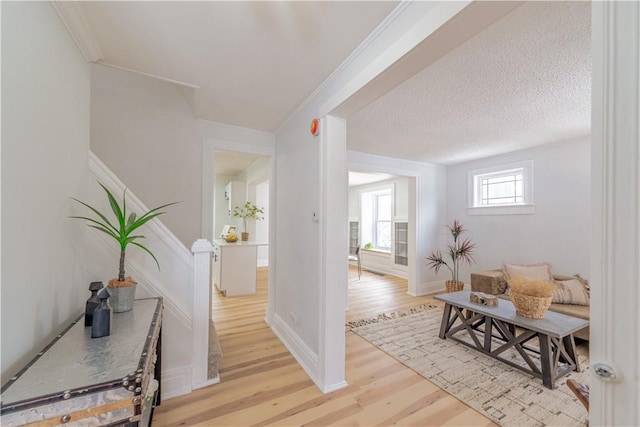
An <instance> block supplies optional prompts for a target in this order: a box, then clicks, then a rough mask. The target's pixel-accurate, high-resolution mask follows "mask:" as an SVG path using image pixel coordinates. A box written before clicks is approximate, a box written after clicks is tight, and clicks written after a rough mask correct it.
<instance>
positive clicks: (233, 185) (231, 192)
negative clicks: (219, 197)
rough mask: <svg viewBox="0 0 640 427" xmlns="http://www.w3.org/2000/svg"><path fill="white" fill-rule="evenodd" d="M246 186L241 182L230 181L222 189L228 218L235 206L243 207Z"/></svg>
mask: <svg viewBox="0 0 640 427" xmlns="http://www.w3.org/2000/svg"><path fill="white" fill-rule="evenodd" d="M245 192H246V185H245V183H244V182H243V181H231V182H229V183H228V184H227V185H226V186H225V187H224V198H225V200H227V203H228V213H229V216H231V214H232V213H233V209H235V207H236V206H242V205H244V202H245V200H246V194H245Z"/></svg>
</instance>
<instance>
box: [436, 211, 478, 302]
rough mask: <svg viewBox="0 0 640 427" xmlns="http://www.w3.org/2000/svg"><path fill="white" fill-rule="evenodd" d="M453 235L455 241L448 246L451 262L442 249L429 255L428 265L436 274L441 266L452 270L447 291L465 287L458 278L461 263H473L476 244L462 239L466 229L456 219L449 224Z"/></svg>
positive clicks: (459, 289) (467, 239)
mask: <svg viewBox="0 0 640 427" xmlns="http://www.w3.org/2000/svg"><path fill="white" fill-rule="evenodd" d="M447 228H448V230H449V232H450V233H451V236H453V243H452V244H450V245H448V246H447V251H448V252H449V258H451V261H449V262H450V264H449V263H447V261H445V260H444V257H443V256H442V253H441V252H440V251H435V252H433V253H432V254H431V255H429V256H428V257H427V261H428V262H427V267H428V268H430V269H433V270H434V271H435V272H436V274H437V273H438V271H439V270H440V268H441V267H442V266H443V265H444V266H445V267H447V269H449V271H450V272H451V280H447V281H446V291H447V292H456V291H461V290H463V289H464V282H461V281H460V280H459V279H458V275H459V272H460V263H461V262H466V263H467V264H469V265H471V263H472V262H473V257H472V256H471V254H472V253H473V249H474V248H475V244H473V243H471V240H470V239H469V238H466V239H464V240H462V241H460V235H461V234H462V233H464V232H465V231H466V230H465V229H464V228H463V227H462V224H461V223H460V222H459V221H458V220H457V219H454V220H453V223H451V225H448V226H447Z"/></svg>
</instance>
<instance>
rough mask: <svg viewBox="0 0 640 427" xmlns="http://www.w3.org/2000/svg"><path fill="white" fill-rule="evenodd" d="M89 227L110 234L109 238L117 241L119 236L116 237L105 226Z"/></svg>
mask: <svg viewBox="0 0 640 427" xmlns="http://www.w3.org/2000/svg"><path fill="white" fill-rule="evenodd" d="M89 227H91V228H95V229H96V230H100V231H102V232H103V233H105V234H108V235H109V236H111V237H113V238H114V239H116V240H117V238H118V236H116V235H115V234H114V233H113V232H112V231H111V230H109V229H107V228H104V227H103V226H97V225H91V224H89Z"/></svg>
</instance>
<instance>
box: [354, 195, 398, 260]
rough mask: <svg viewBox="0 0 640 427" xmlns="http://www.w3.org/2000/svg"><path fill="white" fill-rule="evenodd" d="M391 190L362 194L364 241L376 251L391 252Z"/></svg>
mask: <svg viewBox="0 0 640 427" xmlns="http://www.w3.org/2000/svg"><path fill="white" fill-rule="evenodd" d="M392 207H393V204H392V194H391V189H384V190H377V191H366V192H363V193H362V200H361V208H362V240H363V242H365V243H368V242H370V243H371V244H372V245H373V248H374V249H379V250H383V251H390V250H391V214H392Z"/></svg>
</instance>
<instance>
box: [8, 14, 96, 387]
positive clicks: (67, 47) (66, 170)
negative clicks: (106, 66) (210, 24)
mask: <svg viewBox="0 0 640 427" xmlns="http://www.w3.org/2000/svg"><path fill="white" fill-rule="evenodd" d="M89 111H90V72H89V66H88V64H87V63H86V62H85V60H84V58H83V57H82V56H81V54H80V52H79V51H78V50H77V48H76V46H75V44H74V43H73V41H72V40H71V37H70V36H69V35H68V33H67V31H66V29H65V27H64V26H63V24H62V22H61V21H60V20H59V19H58V16H57V15H56V13H55V12H54V10H53V9H52V7H51V5H50V4H49V3H48V2H3V3H2V274H1V275H2V376H3V378H4V377H5V375H11V374H13V373H15V372H16V370H18V369H19V368H21V366H22V365H23V364H25V363H26V362H27V361H28V360H29V359H31V358H32V357H33V356H34V355H35V353H37V352H38V351H40V350H41V349H42V348H43V347H44V346H45V345H46V344H47V343H48V341H49V340H50V339H52V338H53V336H54V335H55V334H57V333H58V332H59V331H60V329H62V328H64V326H65V325H66V324H68V322H69V321H70V320H71V319H73V318H75V317H76V316H77V315H79V314H80V313H81V312H82V310H83V309H84V300H86V298H87V297H88V291H87V290H86V289H87V288H88V284H89V281H90V279H91V278H90V277H88V274H87V273H86V270H85V269H84V268H83V263H82V258H81V253H78V252H80V251H77V250H76V249H74V248H76V247H77V245H78V242H77V239H78V234H79V233H78V232H77V230H78V227H80V224H78V223H74V221H72V220H70V219H69V218H68V215H69V214H70V212H71V207H70V204H71V203H70V200H69V198H70V197H74V196H75V197H79V196H78V189H79V187H80V186H81V181H82V179H83V178H84V176H83V174H84V173H85V172H86V169H87V153H88V150H89Z"/></svg>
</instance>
